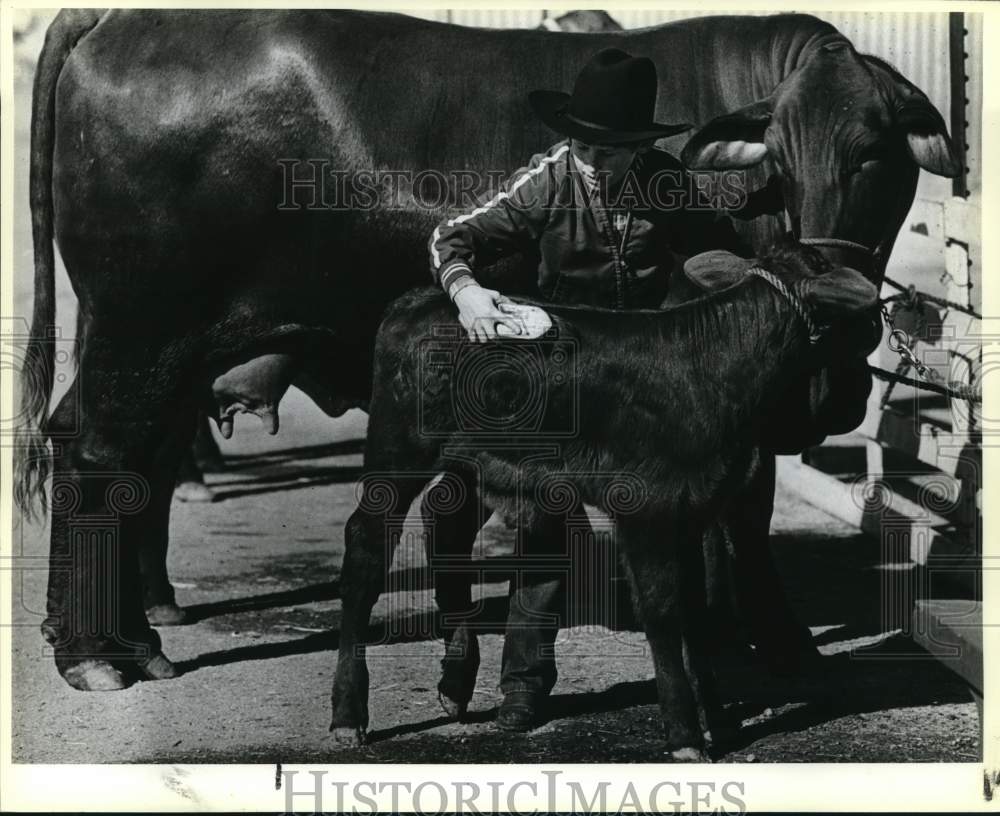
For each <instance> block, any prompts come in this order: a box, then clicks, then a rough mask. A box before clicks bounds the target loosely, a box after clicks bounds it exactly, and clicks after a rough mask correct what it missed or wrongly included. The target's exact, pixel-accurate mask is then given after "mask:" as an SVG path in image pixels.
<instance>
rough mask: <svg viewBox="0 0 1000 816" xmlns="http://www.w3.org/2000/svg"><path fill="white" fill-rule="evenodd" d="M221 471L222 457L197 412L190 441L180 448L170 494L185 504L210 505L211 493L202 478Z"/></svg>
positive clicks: (209, 429)
mask: <svg viewBox="0 0 1000 816" xmlns="http://www.w3.org/2000/svg"><path fill="white" fill-rule="evenodd" d="M222 468H223V462H222V453H221V451H220V450H219V446H218V445H217V444H216V442H215V438H214V437H213V436H212V430H211V428H210V427H209V419H208V416H207V415H206V414H205V413H204V412H203V411H199V412H198V420H197V423H196V425H195V432H194V441H193V442H191V443H190V445H187V446H186V447H185V448H184V451H183V454H182V456H181V460H180V466H179V467H178V468H177V486H176V488H175V489H174V494H175V495H176V496H177V498H178V499H180V500H181V501H185V502H210V501H212V499H213V496H212V491H211V490H210V489H209V488H208V486H207V485H206V484H205V477H204V474H205V473H206V472H215V471H220V470H222Z"/></svg>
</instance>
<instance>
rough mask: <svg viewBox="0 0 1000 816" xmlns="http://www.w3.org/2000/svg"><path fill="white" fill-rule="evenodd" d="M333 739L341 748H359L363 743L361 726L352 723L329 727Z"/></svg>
mask: <svg viewBox="0 0 1000 816" xmlns="http://www.w3.org/2000/svg"><path fill="white" fill-rule="evenodd" d="M330 733H331V734H332V735H333V741H334V742H335V743H337V745H338V746H340V747H341V748H360V747H361V746H362V745H364V744H365V732H364V729H363V728H358V727H357V726H353V725H337V726H333V727H332V728H331V729H330Z"/></svg>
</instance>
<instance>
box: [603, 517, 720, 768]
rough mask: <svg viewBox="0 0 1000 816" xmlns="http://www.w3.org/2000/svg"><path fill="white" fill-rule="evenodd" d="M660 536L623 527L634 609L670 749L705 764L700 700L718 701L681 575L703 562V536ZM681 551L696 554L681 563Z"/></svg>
mask: <svg viewBox="0 0 1000 816" xmlns="http://www.w3.org/2000/svg"><path fill="white" fill-rule="evenodd" d="M657 527H658V526H657ZM657 533H658V535H657V536H656V537H654V536H652V535H650V534H649V532H647V531H646V530H644V529H640V528H639V526H637V525H628V526H625V525H620V527H619V542H620V544H621V547H622V552H623V556H624V560H625V566H626V572H627V574H628V577H629V583H630V584H631V587H632V600H633V604H634V605H635V608H636V614H637V616H638V617H639V619H640V620H641V621H642V625H643V629H644V631H645V632H646V638H647V640H648V641H649V647H650V651H651V653H652V657H653V668H654V671H655V673H656V690H657V696H658V698H659V702H660V713H661V715H662V717H663V728H664V732H665V737H666V743H667V750H668V751H669V752H670V754H671V756H672V757H673V758H674V759H675V760H677V761H680V762H707V761H708V757H707V755H706V754H705V751H704V748H705V739H704V735H703V732H702V725H701V722H700V720H702V719H706V718H705V717H704V716H702V717H699V698H700V702H701V704H702V706H704V705H705V704H708V705H713V704H717V700H716V697H715V691H714V684H713V678H712V676H711V672H710V671H706V659H707V658H706V655H705V651H704V649H703V648H702V647H701V644H698V643H697V633H696V632H695V631H694V630H695V629H696V627H693V626H691V625H690V621H689V620H687V618H688V616H689V615H690V614H691V610H690V609H688V608H687V606H688V604H687V603H685V582H687V581H688V580H689V576H687V575H685V574H684V570H683V568H684V566H686V565H688V564H690V563H692V561H694V560H697V559H700V558H701V557H702V556H701V531H700V530H698V531H693V530H686V529H683V528H682V527H681V526H680V525H674V526H672V527H671V528H669V529H668V531H667V534H668V536H669V538H668V540H667V541H666V542H664V541H662V540H660V539H659V535H661V534H662V530H660V529H659V528H658V529H657ZM682 548H688V549H690V550H693V553H694V555H693V556H690V557H684V558H682V557H681V556H680V551H681V549H682ZM694 577H695V578H697V575H695V576H694ZM696 586H697V587H698V588H697V589H695V590H689V593H690V592H693V591H699V590H700V591H702V592H703V591H704V582H701V583H700V585H697V584H696ZM702 605H703V604H702ZM692 635H693V637H694V638H695V640H693V641H692V640H691V638H692ZM685 641H687V642H688V646H687V658H688V659H687V663H688V666H687V668H686V667H685ZM688 669H690V671H691V676H689V674H688ZM692 679H693V682H692Z"/></svg>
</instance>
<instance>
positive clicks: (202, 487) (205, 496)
mask: <svg viewBox="0 0 1000 816" xmlns="http://www.w3.org/2000/svg"><path fill="white" fill-rule="evenodd" d="M174 496H175V497H176V498H177V499H178V500H179V501H182V502H202V503H204V502H210V501H212V500H214V499H215V496H214V495H213V494H212V491H211V490H209V488H208V485H206V484H205V483H204V482H181V483H180V484H179V485H177V486H176V487H175V488H174Z"/></svg>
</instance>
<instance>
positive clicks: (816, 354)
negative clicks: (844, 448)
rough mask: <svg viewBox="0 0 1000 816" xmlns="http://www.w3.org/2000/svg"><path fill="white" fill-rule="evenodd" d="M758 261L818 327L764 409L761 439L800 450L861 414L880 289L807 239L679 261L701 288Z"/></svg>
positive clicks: (720, 285) (714, 286) (715, 286)
mask: <svg viewBox="0 0 1000 816" xmlns="http://www.w3.org/2000/svg"><path fill="white" fill-rule="evenodd" d="M755 266H759V267H762V268H764V269H767V270H768V271H770V272H772V273H773V274H774V275H775V276H776V277H777V278H778V279H779V280H780V281H781V282H782V283H783V284H784V285H785V286H787V287H788V289H789V292H790V294H791V295H792V296H793V297H794V298H796V299H798V300H799V301H800V303H801V304H802V307H803V308H804V310H806V312H807V313H808V315H809V318H810V319H811V320H812V321H813V322H814V323H815V324H816V326H817V327H818V328H819V329H820V338H819V340H818V342H816V344H815V345H814V346H813V347H811V348H810V349H809V351H808V352H807V353H805V354H803V355H802V356H801V357H800V358H799V363H800V367H797V370H795V371H789V372H787V374H788V376H787V378H786V380H785V382H786V383H787V384H786V385H785V386H784V388H783V390H782V392H781V393H780V395H779V396H778V398H777V399H775V400H773V402H772V407H771V411H770V414H769V415H768V416H767V417H766V421H765V427H764V437H763V439H762V442H763V444H764V445H765V447H767V448H769V449H770V450H772V451H773V452H775V453H798V452H800V451H802V450H803V449H805V448H807V447H810V446H812V445H817V444H819V443H820V442H822V440H823V439H824V438H825V437H826V436H828V435H829V434H838V433H847V432H848V431H851V430H853V429H854V428H856V427H857V426H858V425H859V424H860V423H861V421H862V420H863V419H864V415H865V409H866V407H867V400H868V395H869V393H870V391H871V375H870V374H869V372H868V369H867V364H866V362H865V357H866V355H867V354H868V353H869V352H870V351H871V350H872V348H874V346H875V345H876V344H877V343H878V342H879V340H880V339H881V336H882V333H881V324H880V320H879V314H878V310H877V308H876V304H877V302H878V291H877V289H876V288H875V286H874V285H873V284H872V283H871V282H869V281H868V280H867V278H866V277H865V276H864V275H862V274H861V273H860V272H858V271H857V270H855V269H851V268H849V267H843V266H834V265H832V264H830V263H829V262H828V261H827V260H826V259H825V258H824V257H823V255H822V254H820V253H819V252H818V251H817V250H815V249H812V248H810V247H803V246H796V245H794V244H788V243H785V242H782V243H779V244H776V245H774V246H772V247H771V248H770V249H769V250H768V251H766V252H763V253H761V254H760V257H758V258H757V259H753V260H746V259H744V258H739V257H737V256H736V255H732V254H731V253H728V252H725V251H721V250H720V251H714V252H706V253H703V254H701V255H696V256H695V257H693V258H691V259H690V260H689V261H688V262H687V263H686V264H685V266H684V272H685V274H686V275H687V277H688V278H689V279H690V280H691V281H692V282H693V283H694V284H695V285H696V286H698V287H699V288H701V289H703V290H706V291H714V290H720V289H726V288H729V287H731V286H735V285H736V284H738V283H740V282H741V281H743V280H745V279H746V277H747V276H748V275H750V274H752V273H751V270H752V269H753V268H754V267H755Z"/></svg>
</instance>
